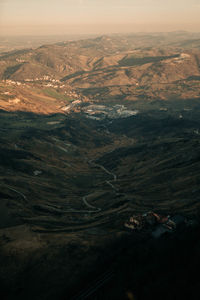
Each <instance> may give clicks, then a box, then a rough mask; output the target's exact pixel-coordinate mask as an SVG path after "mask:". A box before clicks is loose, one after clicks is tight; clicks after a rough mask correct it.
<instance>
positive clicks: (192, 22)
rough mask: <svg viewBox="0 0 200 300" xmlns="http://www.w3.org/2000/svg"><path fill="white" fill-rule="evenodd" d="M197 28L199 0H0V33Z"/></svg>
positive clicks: (199, 21)
mask: <svg viewBox="0 0 200 300" xmlns="http://www.w3.org/2000/svg"><path fill="white" fill-rule="evenodd" d="M172 30H192V31H200V0H0V34H9V35H12V34H13V35H16V34H40V35H43V34H59V33H60V34H65V33H66V34H70V33H72V34H74V33H108V32H123V31H127V32H128V31H129V32H130V31H132V32H133V31H172Z"/></svg>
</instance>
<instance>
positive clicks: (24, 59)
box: [0, 32, 200, 100]
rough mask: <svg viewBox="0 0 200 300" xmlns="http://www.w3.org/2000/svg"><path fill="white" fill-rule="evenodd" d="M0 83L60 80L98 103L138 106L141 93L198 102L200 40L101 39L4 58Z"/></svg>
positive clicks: (180, 35)
mask: <svg viewBox="0 0 200 300" xmlns="http://www.w3.org/2000/svg"><path fill="white" fill-rule="evenodd" d="M0 79H2V80H3V79H5V80H8V79H11V80H15V81H25V82H26V81H41V82H42V81H44V80H47V79H51V80H52V79H56V80H59V81H61V82H63V83H64V84H68V85H70V86H71V87H73V88H76V89H80V90H81V92H82V93H84V94H85V95H87V96H89V95H92V96H94V97H97V98H99V99H102V97H104V98H107V97H109V98H110V97H111V98H112V97H115V98H116V96H117V97H121V98H123V99H127V100H135V99H136V98H138V97H141V89H142V97H143V98H144V97H145V94H146V97H150V98H151V97H155V94H157V91H159V94H161V98H162V97H163V98H166V97H171V96H174V95H176V96H177V97H183V98H189V97H193V96H194V97H197V96H198V95H199V88H197V85H198V83H199V80H200V35H199V34H189V33H186V32H174V33H166V34H149V35H147V34H133V35H115V36H101V37H98V38H94V39H85V40H79V41H71V42H62V43H57V44H53V45H46V46H41V47H39V48H37V49H25V50H18V51H12V52H8V53H3V54H1V56H0ZM177 82H178V83H181V85H182V86H181V89H180V88H179V92H178V93H177V88H176V87H175V88H174V87H173V84H177ZM166 85H170V86H167V88H166ZM188 86H189V87H188ZM144 87H145V88H144ZM163 88H164V92H166V94H165V96H163V93H162V90H163ZM197 91H198V92H197Z"/></svg>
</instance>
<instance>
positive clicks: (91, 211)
mask: <svg viewBox="0 0 200 300" xmlns="http://www.w3.org/2000/svg"><path fill="white" fill-rule="evenodd" d="M88 163H89V164H90V165H92V166H94V167H96V168H100V169H102V170H103V171H104V172H105V173H107V174H108V175H111V176H112V177H113V180H106V181H105V183H106V184H108V185H109V186H111V188H112V189H113V190H114V192H115V193H116V192H117V191H118V189H117V188H116V187H115V186H114V185H113V184H112V182H116V181H117V175H116V174H114V173H112V172H110V171H109V170H108V169H106V168H105V167H104V166H102V165H100V164H96V163H94V162H93V161H92V160H88ZM82 201H83V203H84V204H85V205H86V206H87V207H88V208H92V209H94V210H90V211H87V212H88V213H96V212H100V211H101V210H102V209H101V208H98V207H95V206H93V205H91V204H89V203H88V202H87V196H83V197H82Z"/></svg>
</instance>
